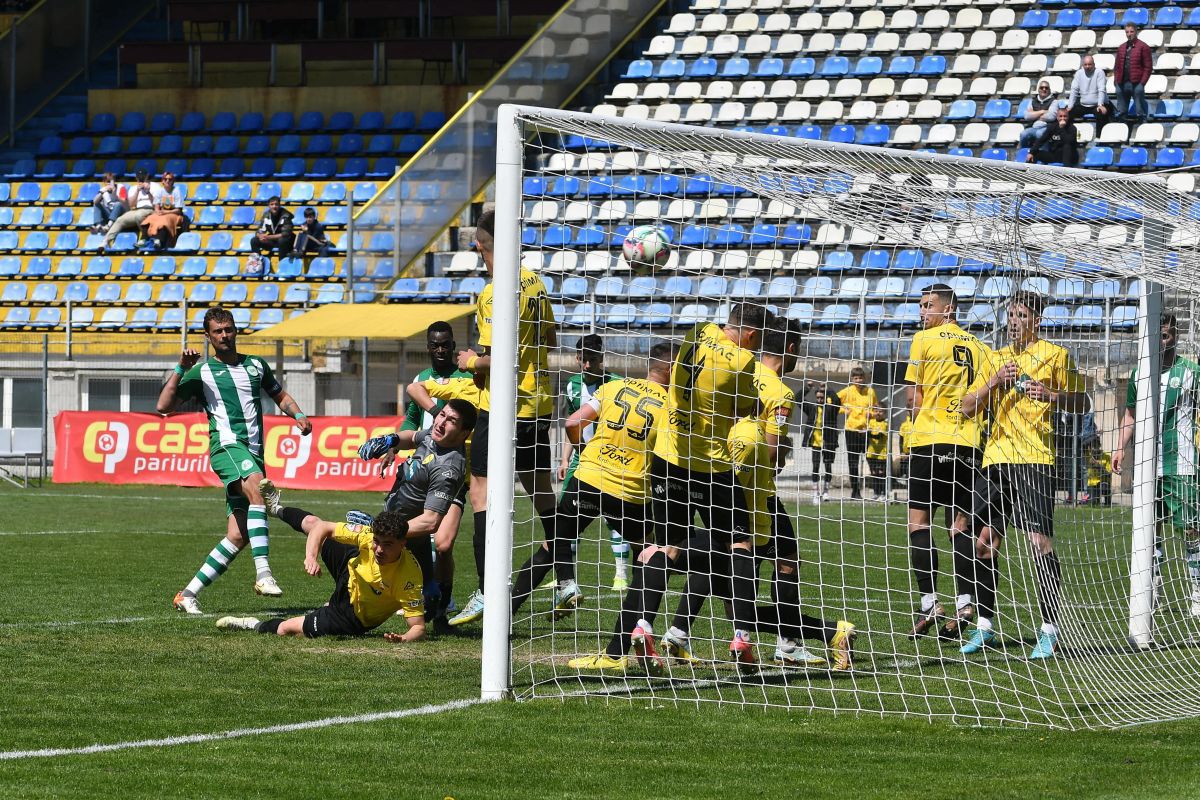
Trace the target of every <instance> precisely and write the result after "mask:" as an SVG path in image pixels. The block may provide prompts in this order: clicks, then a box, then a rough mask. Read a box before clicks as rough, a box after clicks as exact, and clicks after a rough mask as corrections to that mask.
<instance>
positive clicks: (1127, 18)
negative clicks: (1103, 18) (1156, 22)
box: [1121, 6, 1150, 28]
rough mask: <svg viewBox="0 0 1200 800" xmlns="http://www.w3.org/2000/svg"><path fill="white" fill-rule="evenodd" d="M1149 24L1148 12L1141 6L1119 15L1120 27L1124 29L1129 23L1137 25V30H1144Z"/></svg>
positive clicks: (1128, 9)
mask: <svg viewBox="0 0 1200 800" xmlns="http://www.w3.org/2000/svg"><path fill="white" fill-rule="evenodd" d="M1149 22H1150V10H1149V9H1147V8H1143V7H1141V6H1134V7H1133V8H1127V9H1125V13H1124V14H1122V15H1121V26H1122V27H1124V26H1126V25H1129V24H1130V23H1132V24H1134V25H1137V26H1138V27H1139V28H1144V27H1145V26H1146V25H1147V23H1149Z"/></svg>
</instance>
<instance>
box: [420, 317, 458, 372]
mask: <svg viewBox="0 0 1200 800" xmlns="http://www.w3.org/2000/svg"><path fill="white" fill-rule="evenodd" d="M425 346H426V347H427V348H428V349H429V361H430V362H431V363H432V364H433V368H434V369H438V370H445V369H446V368H447V367H449V366H450V364H452V363H453V362H454V329H453V328H451V327H450V323H449V322H446V321H444V320H438V321H437V322H435V323H433V324H432V325H430V326H429V327H428V328H426V329H425Z"/></svg>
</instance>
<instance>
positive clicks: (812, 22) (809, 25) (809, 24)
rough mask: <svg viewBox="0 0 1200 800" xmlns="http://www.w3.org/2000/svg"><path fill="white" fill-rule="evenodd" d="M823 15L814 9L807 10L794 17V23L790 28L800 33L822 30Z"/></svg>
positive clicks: (823, 24)
mask: <svg viewBox="0 0 1200 800" xmlns="http://www.w3.org/2000/svg"><path fill="white" fill-rule="evenodd" d="M824 28H825V17H824V16H822V15H821V14H819V13H817V12H816V11H809V12H806V13H804V14H801V15H800V16H799V17H797V18H796V24H795V25H793V26H792V30H795V31H800V32H801V33H811V32H813V31H820V30H824Z"/></svg>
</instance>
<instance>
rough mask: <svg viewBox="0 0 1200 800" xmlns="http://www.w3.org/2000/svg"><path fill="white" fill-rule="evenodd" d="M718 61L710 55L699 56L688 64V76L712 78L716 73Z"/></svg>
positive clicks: (718, 65)
mask: <svg viewBox="0 0 1200 800" xmlns="http://www.w3.org/2000/svg"><path fill="white" fill-rule="evenodd" d="M719 68H720V63H719V62H718V61H717V60H716V59H715V58H712V57H710V56H700V58H697V59H696V60H695V61H693V62H691V64H689V65H688V69H687V74H688V77H689V78H712V77H715V76H716V74H717V70H718V69H719Z"/></svg>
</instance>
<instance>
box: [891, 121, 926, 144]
mask: <svg viewBox="0 0 1200 800" xmlns="http://www.w3.org/2000/svg"><path fill="white" fill-rule="evenodd" d="M920 143H921V126H920V125H897V126H896V129H895V130H893V131H892V144H893V145H895V146H896V147H907V146H910V145H915V144H920Z"/></svg>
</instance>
